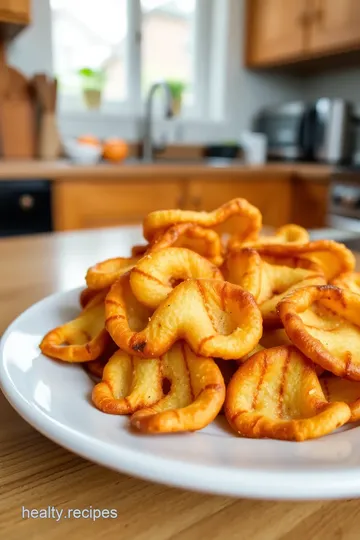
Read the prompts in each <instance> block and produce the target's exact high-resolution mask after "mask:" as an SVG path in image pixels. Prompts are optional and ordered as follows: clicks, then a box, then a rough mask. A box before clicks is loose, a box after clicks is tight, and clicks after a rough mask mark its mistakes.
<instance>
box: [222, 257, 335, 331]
mask: <svg viewBox="0 0 360 540" xmlns="http://www.w3.org/2000/svg"><path fill="white" fill-rule="evenodd" d="M277 262H278V263H279V264H270V263H269V262H266V261H265V260H263V259H262V258H261V256H260V255H259V253H258V252H257V251H256V250H254V249H252V248H243V249H241V250H240V251H232V252H229V253H228V255H227V257H226V260H225V263H224V265H223V268H222V269H223V273H224V277H225V279H226V280H227V281H229V282H230V283H235V284H236V285H239V286H240V287H242V288H243V289H245V290H246V291H249V292H251V294H253V295H254V297H255V300H256V301H257V303H258V305H259V307H260V310H261V313H262V316H263V322H264V326H267V327H268V326H272V327H273V326H278V325H280V319H279V317H278V314H277V312H276V306H277V304H278V303H279V302H280V300H281V299H282V298H284V296H286V295H287V294H288V293H289V292H291V291H293V290H295V289H298V288H300V287H305V286H307V285H323V284H325V283H326V281H325V277H324V274H323V272H322V270H321V269H319V268H317V267H316V266H315V264H314V263H313V262H312V261H309V260H307V259H305V258H301V257H298V258H293V259H289V258H285V259H283V258H280V257H278V258H277ZM282 263H283V264H282Z"/></svg>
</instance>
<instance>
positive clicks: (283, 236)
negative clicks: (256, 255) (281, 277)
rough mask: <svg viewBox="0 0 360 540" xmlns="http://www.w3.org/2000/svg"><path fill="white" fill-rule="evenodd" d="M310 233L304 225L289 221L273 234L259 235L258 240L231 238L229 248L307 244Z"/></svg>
mask: <svg viewBox="0 0 360 540" xmlns="http://www.w3.org/2000/svg"><path fill="white" fill-rule="evenodd" d="M309 239H310V237H309V233H308V232H307V230H306V229H304V228H303V227H300V226H299V225H294V224H292V223H289V224H287V225H283V226H282V227H280V228H279V229H277V230H276V231H275V234H274V235H273V236H259V237H258V238H257V239H256V240H253V241H251V242H246V243H243V244H241V242H239V241H238V240H237V239H236V238H230V240H229V243H228V246H227V247H228V250H234V249H235V250H236V249H240V248H242V247H255V248H256V247H257V246H262V245H264V244H265V245H268V244H306V243H308V242H309Z"/></svg>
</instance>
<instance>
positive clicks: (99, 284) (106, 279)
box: [85, 257, 140, 291]
mask: <svg viewBox="0 0 360 540" xmlns="http://www.w3.org/2000/svg"><path fill="white" fill-rule="evenodd" d="M139 259H140V257H117V258H115V259H107V260H106V261H103V262H100V263H97V264H95V265H94V266H91V268H89V270H88V271H87V273H86V278H85V279H86V284H87V286H88V288H89V289H93V290H96V291H99V290H103V289H106V288H109V287H111V285H112V284H113V283H114V281H116V280H117V279H118V278H119V277H120V276H122V275H123V274H126V272H129V270H131V269H132V268H134V266H135V265H136V264H137V262H138V261H139Z"/></svg>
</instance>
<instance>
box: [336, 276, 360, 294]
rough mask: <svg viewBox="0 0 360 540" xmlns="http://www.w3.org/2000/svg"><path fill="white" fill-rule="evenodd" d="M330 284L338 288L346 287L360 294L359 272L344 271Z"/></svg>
mask: <svg viewBox="0 0 360 540" xmlns="http://www.w3.org/2000/svg"><path fill="white" fill-rule="evenodd" d="M331 284H332V285H335V286H336V287H339V288H340V289H347V290H349V291H352V292H353V293H356V294H360V272H345V273H344V274H340V276H338V277H337V278H335V279H333V280H332V282H331Z"/></svg>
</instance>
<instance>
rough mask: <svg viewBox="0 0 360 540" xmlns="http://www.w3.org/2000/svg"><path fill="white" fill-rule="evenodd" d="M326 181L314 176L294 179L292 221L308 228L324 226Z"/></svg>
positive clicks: (326, 199) (327, 191) (326, 197)
mask: <svg viewBox="0 0 360 540" xmlns="http://www.w3.org/2000/svg"><path fill="white" fill-rule="evenodd" d="M328 194H329V184H328V182H318V181H317V180H316V178H311V176H310V177H308V178H307V179H306V180H301V179H300V178H299V179H295V181H294V184H293V220H292V221H293V222H294V223H297V224H298V225H301V226H302V227H306V228H309V229H312V228H318V227H326V214H327V207H328Z"/></svg>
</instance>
